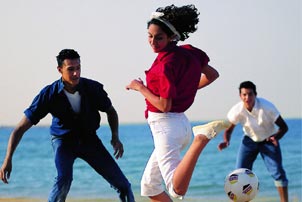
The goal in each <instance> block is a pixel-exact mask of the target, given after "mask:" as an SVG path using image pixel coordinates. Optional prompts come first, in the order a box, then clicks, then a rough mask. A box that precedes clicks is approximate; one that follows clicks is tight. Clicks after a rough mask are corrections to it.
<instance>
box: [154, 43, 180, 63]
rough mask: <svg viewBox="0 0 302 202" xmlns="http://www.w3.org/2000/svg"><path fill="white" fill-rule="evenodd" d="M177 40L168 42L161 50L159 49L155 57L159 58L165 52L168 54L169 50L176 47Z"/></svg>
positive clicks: (163, 55)
mask: <svg viewBox="0 0 302 202" xmlns="http://www.w3.org/2000/svg"><path fill="white" fill-rule="evenodd" d="M176 44H177V42H171V43H169V44H168V45H167V46H166V47H165V48H164V49H163V50H162V51H160V52H159V53H158V56H157V58H158V59H159V60H160V59H162V58H163V57H165V55H166V54H168V53H169V52H171V51H173V50H174V49H175V48H176V47H177V45H176Z"/></svg>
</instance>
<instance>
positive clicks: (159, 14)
mask: <svg viewBox="0 0 302 202" xmlns="http://www.w3.org/2000/svg"><path fill="white" fill-rule="evenodd" d="M162 16H164V13H162V12H152V13H151V20H152V19H156V20H158V21H160V22H162V23H164V24H165V25H166V26H167V27H168V28H169V29H170V30H171V31H172V32H173V34H175V40H176V41H178V40H179V39H180V34H179V32H178V31H177V30H176V29H175V27H174V26H173V25H172V24H171V23H170V22H168V21H167V20H164V19H162V18H160V17H162Z"/></svg>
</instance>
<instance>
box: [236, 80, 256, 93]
mask: <svg viewBox="0 0 302 202" xmlns="http://www.w3.org/2000/svg"><path fill="white" fill-rule="evenodd" d="M242 88H247V89H252V90H253V91H254V93H255V95H257V91H256V85H255V84H254V83H253V82H251V81H244V82H242V83H241V84H240V85H239V93H241V89H242Z"/></svg>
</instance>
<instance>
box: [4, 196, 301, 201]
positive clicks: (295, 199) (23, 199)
mask: <svg viewBox="0 0 302 202" xmlns="http://www.w3.org/2000/svg"><path fill="white" fill-rule="evenodd" d="M45 201H47V199H38V198H0V202H45ZM136 201H137V202H148V199H147V198H143V197H137V198H136ZM276 201H278V198H275V197H274V198H257V197H256V199H254V200H253V202H276ZM66 202H118V199H116V200H115V199H114V200H113V199H105V198H103V199H72V198H71V199H67V200H66ZM174 202H230V200H228V199H225V200H218V201H217V200H215V199H188V198H187V199H184V200H174ZM290 202H299V199H298V198H296V197H294V198H290Z"/></svg>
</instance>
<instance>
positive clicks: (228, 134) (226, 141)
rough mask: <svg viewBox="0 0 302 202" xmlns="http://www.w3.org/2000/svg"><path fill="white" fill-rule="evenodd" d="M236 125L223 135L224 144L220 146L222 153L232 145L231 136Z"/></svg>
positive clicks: (232, 125)
mask: <svg viewBox="0 0 302 202" xmlns="http://www.w3.org/2000/svg"><path fill="white" fill-rule="evenodd" d="M235 126H236V125H234V124H231V125H230V126H229V127H228V128H227V129H226V130H225V131H224V134H223V142H221V143H220V144H219V145H218V150H219V151H221V150H223V149H225V148H227V147H228V146H229V145H230V140H231V136H232V133H233V130H234V128H235Z"/></svg>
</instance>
